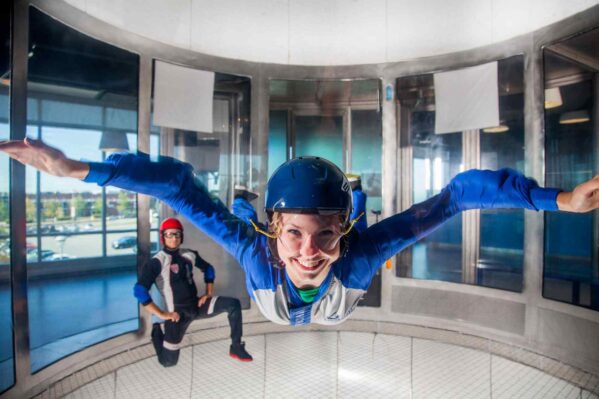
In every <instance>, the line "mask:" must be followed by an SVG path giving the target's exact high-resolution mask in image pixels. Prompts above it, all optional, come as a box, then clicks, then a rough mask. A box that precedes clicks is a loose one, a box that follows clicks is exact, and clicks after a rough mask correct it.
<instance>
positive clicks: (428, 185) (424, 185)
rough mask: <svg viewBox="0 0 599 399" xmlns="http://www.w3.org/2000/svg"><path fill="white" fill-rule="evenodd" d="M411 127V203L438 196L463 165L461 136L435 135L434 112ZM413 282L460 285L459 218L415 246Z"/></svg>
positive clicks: (415, 120) (422, 115)
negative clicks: (414, 280) (432, 281)
mask: <svg viewBox="0 0 599 399" xmlns="http://www.w3.org/2000/svg"><path fill="white" fill-rule="evenodd" d="M412 121H413V125H412V132H413V133H412V143H413V154H414V159H413V166H412V168H413V172H414V175H413V177H412V179H413V182H414V191H413V201H414V203H418V202H421V201H424V200H425V199H427V198H430V197H432V196H434V195H436V194H438V193H439V192H440V191H441V190H442V189H443V187H445V186H446V185H447V184H448V183H449V181H450V180H451V178H452V177H453V176H455V175H456V174H458V173H459V172H460V169H461V165H462V162H463V161H462V135H461V134H460V133H448V134H434V133H433V129H434V127H433V125H432V122H433V121H434V113H433V112H427V111H425V112H414V115H413V119H412ZM411 265H412V267H411V271H412V275H411V277H413V278H419V279H429V280H443V281H451V282H456V283H459V282H462V218H461V217H454V218H452V219H450V220H449V221H448V222H447V223H446V224H445V225H443V226H442V227H441V228H439V229H438V230H437V231H435V232H434V233H432V234H430V235H429V236H428V237H426V238H424V239H423V240H420V241H419V242H418V243H416V244H414V246H413V249H412V262H411Z"/></svg>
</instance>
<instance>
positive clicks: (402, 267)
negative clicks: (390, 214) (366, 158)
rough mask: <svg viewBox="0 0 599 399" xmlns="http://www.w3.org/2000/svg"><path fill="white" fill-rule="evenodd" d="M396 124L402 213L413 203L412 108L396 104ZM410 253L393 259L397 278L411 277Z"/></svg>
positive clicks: (402, 252) (406, 251)
mask: <svg viewBox="0 0 599 399" xmlns="http://www.w3.org/2000/svg"><path fill="white" fill-rule="evenodd" d="M397 114H398V119H399V121H398V123H397V129H398V131H397V136H398V142H399V145H398V147H397V158H398V159H399V163H398V167H399V168H398V170H397V176H396V184H397V187H398V190H397V199H398V200H397V210H398V211H404V210H406V209H408V208H409V207H411V206H412V204H413V202H414V197H413V189H414V183H413V179H414V171H413V165H414V159H413V158H414V155H413V147H412V132H411V127H412V108H410V107H408V106H406V105H402V104H401V103H398V106H397ZM412 251H413V248H412V247H411V246H410V247H409V248H406V249H405V250H403V251H401V252H400V253H399V254H398V255H397V256H396V258H395V261H396V269H395V274H396V276H397V277H410V278H411V277H412V259H413V257H412Z"/></svg>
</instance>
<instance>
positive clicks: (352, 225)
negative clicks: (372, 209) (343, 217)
mask: <svg viewBox="0 0 599 399" xmlns="http://www.w3.org/2000/svg"><path fill="white" fill-rule="evenodd" d="M362 216H364V212H362V213H360V214H359V215H358V216H357V217H356V218H355V219H354V220H352V221H351V222H349V227H348V228H347V230H345V231H342V232H341V235H342V236H344V235H347V234H349V232H350V231H351V229H353V228H354V224H356V222H357V221H358V220H360V218H361V217H362Z"/></svg>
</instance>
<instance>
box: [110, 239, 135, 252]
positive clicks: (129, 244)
mask: <svg viewBox="0 0 599 399" xmlns="http://www.w3.org/2000/svg"><path fill="white" fill-rule="evenodd" d="M133 247H137V237H132V236H125V237H121V238H117V239H115V240H114V241H112V248H114V249H125V248H133Z"/></svg>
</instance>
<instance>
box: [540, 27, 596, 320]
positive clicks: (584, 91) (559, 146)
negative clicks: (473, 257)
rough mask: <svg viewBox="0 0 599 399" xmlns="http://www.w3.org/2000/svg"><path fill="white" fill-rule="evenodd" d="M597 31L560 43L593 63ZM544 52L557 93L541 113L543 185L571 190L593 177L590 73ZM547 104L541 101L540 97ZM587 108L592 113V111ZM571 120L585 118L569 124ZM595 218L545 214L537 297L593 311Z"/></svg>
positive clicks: (549, 86)
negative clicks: (540, 290) (556, 98)
mask: <svg viewBox="0 0 599 399" xmlns="http://www.w3.org/2000/svg"><path fill="white" fill-rule="evenodd" d="M598 40H599V29H594V30H592V31H590V32H587V33H585V34H582V35H578V36H575V37H573V38H571V39H568V40H566V41H563V42H561V43H559V44H558V45H559V46H560V47H561V48H566V49H570V48H576V49H578V50H577V52H578V53H577V54H579V56H580V57H584V59H586V60H591V61H595V62H596V61H598V60H599V56H598V55H597V53H596V52H595V51H593V50H592V49H593V46H590V45H588V44H589V43H591V44H595V43H597V41H598ZM552 48H553V46H549V47H547V48H546V49H545V50H544V69H545V71H544V72H545V73H544V75H545V88H546V89H553V92H555V91H556V90H555V89H557V91H558V92H559V94H560V97H561V100H562V101H561V104H560V103H559V102H557V103H554V104H550V103H547V104H546V109H545V137H546V138H545V179H546V182H545V184H546V185H547V186H553V187H560V188H563V189H564V190H571V189H573V188H574V187H575V186H576V185H577V184H579V183H581V182H583V181H585V180H587V179H590V178H591V177H593V176H594V175H595V174H597V172H598V170H597V165H598V162H599V159H598V158H597V156H598V155H597V143H598V137H597V135H598V134H599V129H597V121H596V120H594V118H595V117H596V115H597V89H596V82H595V83H594V85H595V88H593V80H594V79H596V76H597V75H596V70H595V69H594V68H593V67H591V66H588V67H585V64H584V63H581V62H579V60H578V59H576V60H574V59H568V57H566V56H563V55H559V56H558V55H557V54H556V53H554V52H553V51H552ZM546 99H547V98H546ZM593 107H594V108H595V112H593ZM573 115H585V117H584V118H578V120H574V119H573V118H572V116H573ZM597 226H598V224H597V213H596V212H595V213H594V214H592V213H589V214H573V213H563V212H555V213H554V212H546V213H545V257H544V259H545V264H544V270H543V296H544V297H546V298H550V299H555V300H558V301H562V302H568V303H571V304H574V305H578V306H584V307H588V308H591V309H595V310H599V261H598V260H597V252H596V251H597V248H598V240H599V231H598V228H597Z"/></svg>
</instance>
